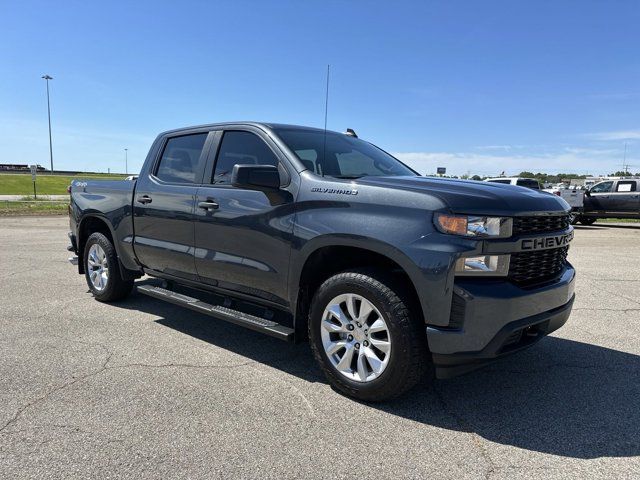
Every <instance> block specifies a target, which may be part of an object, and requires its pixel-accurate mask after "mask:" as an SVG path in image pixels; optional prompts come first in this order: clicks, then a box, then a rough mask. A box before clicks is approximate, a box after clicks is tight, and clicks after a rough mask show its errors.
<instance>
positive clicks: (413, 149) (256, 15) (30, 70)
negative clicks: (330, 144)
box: [0, 0, 640, 175]
mask: <svg viewBox="0 0 640 480" xmlns="http://www.w3.org/2000/svg"><path fill="white" fill-rule="evenodd" d="M639 26H640V2H638V1H635V0H631V1H608V2H605V1H598V2H590V1H540V0H536V1H530V2H515V1H502V2H499V1H482V2H477V1H468V2H463V1H439V2H434V1H419V2H401V1H394V2H388V1H387V2H373V1H369V2H364V1H352V2H334V1H326V0H325V1H319V2H315V1H304V2H303V1H272V2H267V1H263V2H251V1H229V2H188V1H183V2H162V1H155V2H116V1H112V2H106V3H105V2H100V3H99V2H86V1H83V2H73V1H65V2H30V1H20V2H18V1H15V2H8V1H6V0H0V62H1V63H0V65H2V71H1V74H0V147H1V151H2V158H0V162H16V163H40V164H42V165H45V166H48V165H49V158H48V155H49V152H48V137H47V117H46V114H47V112H46V97H45V85H44V80H42V79H41V78H40V77H41V76H42V75H43V74H45V73H47V74H49V75H51V76H53V77H54V80H53V81H52V82H51V103H52V123H53V144H54V145H53V147H54V166H56V167H57V168H60V169H82V170H96V171H107V169H108V168H110V169H111V170H112V171H123V170H124V148H125V147H126V148H128V149H129V160H130V161H129V169H130V171H136V170H137V169H138V168H139V167H140V165H141V163H142V162H143V161H144V156H145V155H146V151H147V149H148V147H149V145H150V144H151V142H152V140H153V138H154V137H155V135H156V134H157V133H159V132H160V131H163V130H166V129H170V128H175V127H179V126H186V125H193V124H200V123H209V122H215V121H225V120H245V119H246V120H265V121H277V122H285V123H298V124H304V125H312V126H322V124H323V115H324V87H325V72H326V66H327V64H331V85H330V102H329V121H328V126H329V128H330V129H334V130H338V131H343V130H344V129H345V128H347V127H350V128H354V129H355V130H356V131H357V132H358V134H359V135H360V136H361V137H363V138H366V139H367V140H370V141H372V142H374V143H376V144H378V145H379V146H381V147H382V148H384V149H386V150H388V151H391V152H394V153H395V154H397V155H398V156H399V157H400V158H402V159H404V160H406V161H407V162H408V163H410V164H411V165H412V166H414V167H415V168H417V169H418V170H420V171H421V172H423V173H425V172H433V171H435V168H436V167H437V166H446V167H447V168H448V171H449V172H451V173H454V174H462V173H466V172H467V171H470V172H471V173H472V174H473V173H479V174H484V175H495V174H498V173H500V172H501V171H505V172H506V173H507V174H510V173H511V174H514V173H517V172H519V171H521V170H524V169H526V170H534V171H547V172H557V171H564V172H566V171H574V172H580V173H592V174H601V173H609V172H611V171H614V170H619V169H621V165H622V162H623V150H624V143H625V142H626V143H627V162H628V163H629V164H631V165H633V167H631V170H632V171H640V54H639V52H640V27H639Z"/></svg>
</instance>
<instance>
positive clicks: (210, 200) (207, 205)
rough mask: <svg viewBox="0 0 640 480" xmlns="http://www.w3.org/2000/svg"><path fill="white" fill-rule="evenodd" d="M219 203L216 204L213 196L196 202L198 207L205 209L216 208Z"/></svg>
mask: <svg viewBox="0 0 640 480" xmlns="http://www.w3.org/2000/svg"><path fill="white" fill-rule="evenodd" d="M218 207H220V205H218V204H217V203H216V202H215V201H214V200H213V198H207V200H206V201H205V202H198V208H202V209H204V210H207V211H209V212H210V211H211V210H217V209H218Z"/></svg>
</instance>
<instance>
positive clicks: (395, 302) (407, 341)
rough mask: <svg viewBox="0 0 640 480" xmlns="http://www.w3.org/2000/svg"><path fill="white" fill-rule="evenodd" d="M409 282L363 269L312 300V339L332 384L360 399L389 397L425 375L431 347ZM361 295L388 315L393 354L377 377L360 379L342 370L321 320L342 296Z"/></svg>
mask: <svg viewBox="0 0 640 480" xmlns="http://www.w3.org/2000/svg"><path fill="white" fill-rule="evenodd" d="M405 291H406V286H405V285H404V284H403V283H401V282H398V281H396V280H395V279H394V278H393V277H391V276H389V275H387V274H385V273H384V272H381V271H379V270H376V269H357V270H351V271H346V272H342V273H339V274H337V275H334V276H333V277H331V278H329V279H328V280H326V281H325V282H324V283H323V284H322V285H321V286H320V288H319V289H318V291H317V292H316V294H315V295H314V297H313V300H312V302H311V312H310V315H309V340H310V344H311V349H312V351H313V354H314V356H315V358H316V361H317V362H318V363H319V365H320V367H321V369H322V370H323V372H324V374H325V376H326V377H327V379H328V381H329V383H330V384H331V385H332V386H333V387H334V388H335V389H336V390H338V391H340V392H341V393H344V394H346V395H348V396H350V397H354V398H356V399H358V400H363V401H369V402H377V401H384V400H388V399H391V398H394V397H397V396H400V395H402V394H403V393H405V392H407V391H408V390H410V389H411V388H412V387H414V386H415V385H416V384H417V383H418V382H419V381H420V380H421V379H422V378H423V377H424V376H425V375H424V374H425V371H426V369H427V366H428V364H429V362H428V355H427V354H428V347H427V342H426V334H425V329H424V323H423V321H422V318H421V315H417V312H418V311H419V306H417V305H413V302H411V300H410V299H409V298H407V296H406V295H405V293H404V292H405ZM346 293H355V294H357V295H360V296H362V297H364V298H365V299H366V300H368V301H369V302H370V303H372V304H373V305H374V306H375V307H376V308H377V309H378V311H379V312H380V313H381V314H382V316H383V317H384V320H385V322H386V324H387V326H388V329H389V333H390V340H389V341H390V343H391V353H390V355H389V360H388V364H387V366H386V368H385V369H384V370H383V371H382V373H381V374H380V376H378V377H377V378H375V379H373V380H370V381H367V382H359V381H356V380H352V379H350V378H347V377H346V376H345V375H343V374H342V373H340V371H338V369H337V368H336V367H334V365H333V363H332V362H331V361H330V360H329V357H328V355H327V353H326V352H325V350H324V347H323V344H322V335H321V328H322V327H321V323H322V316H323V313H324V310H325V308H326V306H327V305H328V304H329V302H331V300H332V299H334V298H335V297H336V296H338V295H342V294H346Z"/></svg>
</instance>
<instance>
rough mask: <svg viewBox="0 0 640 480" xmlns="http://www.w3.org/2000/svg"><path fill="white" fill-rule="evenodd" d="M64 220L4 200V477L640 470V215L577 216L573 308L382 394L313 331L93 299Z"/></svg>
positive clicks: (0, 459) (0, 419) (630, 474)
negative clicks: (281, 330)
mask: <svg viewBox="0 0 640 480" xmlns="http://www.w3.org/2000/svg"><path fill="white" fill-rule="evenodd" d="M66 232H67V219H66V218H65V217H42V218H33V217H30V218H27V217H5V218H0V242H1V245H2V248H0V302H1V304H0V478H7V479H15V478H71V477H75V478H89V477H91V478H124V477H129V478H205V477H207V478H218V477H219V478H230V477H236V478H238V477H242V478H276V477H278V478H329V477H332V478H333V477H336V478H343V477H359V478H374V477H377V478H391V477H393V478H407V477H409V478H418V477H422V478H426V477H429V478H452V479H460V478H492V479H498V478H527V479H532V478H545V479H546V478H638V477H640V433H639V432H640V224H635V225H633V224H629V225H626V226H621V225H612V224H602V226H599V225H598V224H596V225H594V226H591V227H580V226H578V227H577V228H576V234H575V240H574V242H573V245H572V248H571V251H570V260H571V261H572V263H573V264H574V265H575V266H576V268H577V270H578V279H577V285H576V293H577V297H576V303H575V306H574V312H573V315H572V317H571V319H570V320H569V323H568V324H567V325H566V326H565V327H564V328H562V329H561V330H559V331H557V332H555V333H554V334H553V335H552V336H550V337H548V338H545V339H544V340H542V341H541V342H540V343H539V344H538V345H536V346H535V347H534V348H532V349H529V350H527V351H525V352H523V353H520V354H517V355H515V356H512V357H510V358H509V359H507V360H504V361H501V362H499V363H496V364H494V365H492V366H490V367H488V368H485V369H483V370H479V371H477V372H474V373H472V374H469V375H466V376H463V377H459V378H457V379H454V380H448V381H440V382H436V384H435V385H433V386H427V385H424V386H422V387H420V388H418V389H416V390H414V391H412V392H411V393H410V394H409V395H408V396H406V397H403V398H402V399H400V400H396V401H394V402H391V403H387V404H382V405H365V404H361V403H357V402H355V401H353V400H350V399H348V398H345V397H342V396H340V395H339V394H337V393H336V392H334V391H333V390H332V389H331V388H330V387H329V386H328V384H327V383H326V382H325V381H324V378H323V377H322V376H321V375H320V372H319V370H318V368H316V366H315V364H314V362H313V360H312V357H311V354H310V351H309V348H308V346H307V345H304V344H303V345H290V344H286V343H283V342H281V341H279V340H275V339H272V338H269V337H266V336H262V335H260V334H258V333H254V332H251V331H248V330H244V329H241V328H239V327H236V326H233V325H230V324H226V323H224V322H217V321H215V320H212V319H210V318H208V317H205V316H202V315H199V314H196V313H194V312H190V311H186V310H182V309H180V308H178V307H174V306H171V305H169V304H165V303H162V302H159V301H155V300H152V299H150V298H148V297H144V296H142V295H137V294H134V295H132V296H131V297H130V298H129V299H128V300H126V301H124V302H121V303H119V304H114V305H104V304H100V303H98V302H96V301H94V300H93V299H92V298H91V296H90V294H89V293H88V292H87V288H86V284H85V281H84V278H83V277H81V276H79V275H77V274H76V273H75V271H74V267H72V266H71V265H69V264H68V263H67V257H68V252H67V251H66V250H65V247H66V246H67V239H66Z"/></svg>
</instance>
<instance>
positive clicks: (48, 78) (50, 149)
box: [42, 75, 53, 173]
mask: <svg viewBox="0 0 640 480" xmlns="http://www.w3.org/2000/svg"><path fill="white" fill-rule="evenodd" d="M42 78H44V80H45V81H46V82H47V115H48V116H49V158H50V160H51V173H53V144H52V143H51V104H50V103H49V80H53V77H50V76H49V75H43V76H42Z"/></svg>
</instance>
